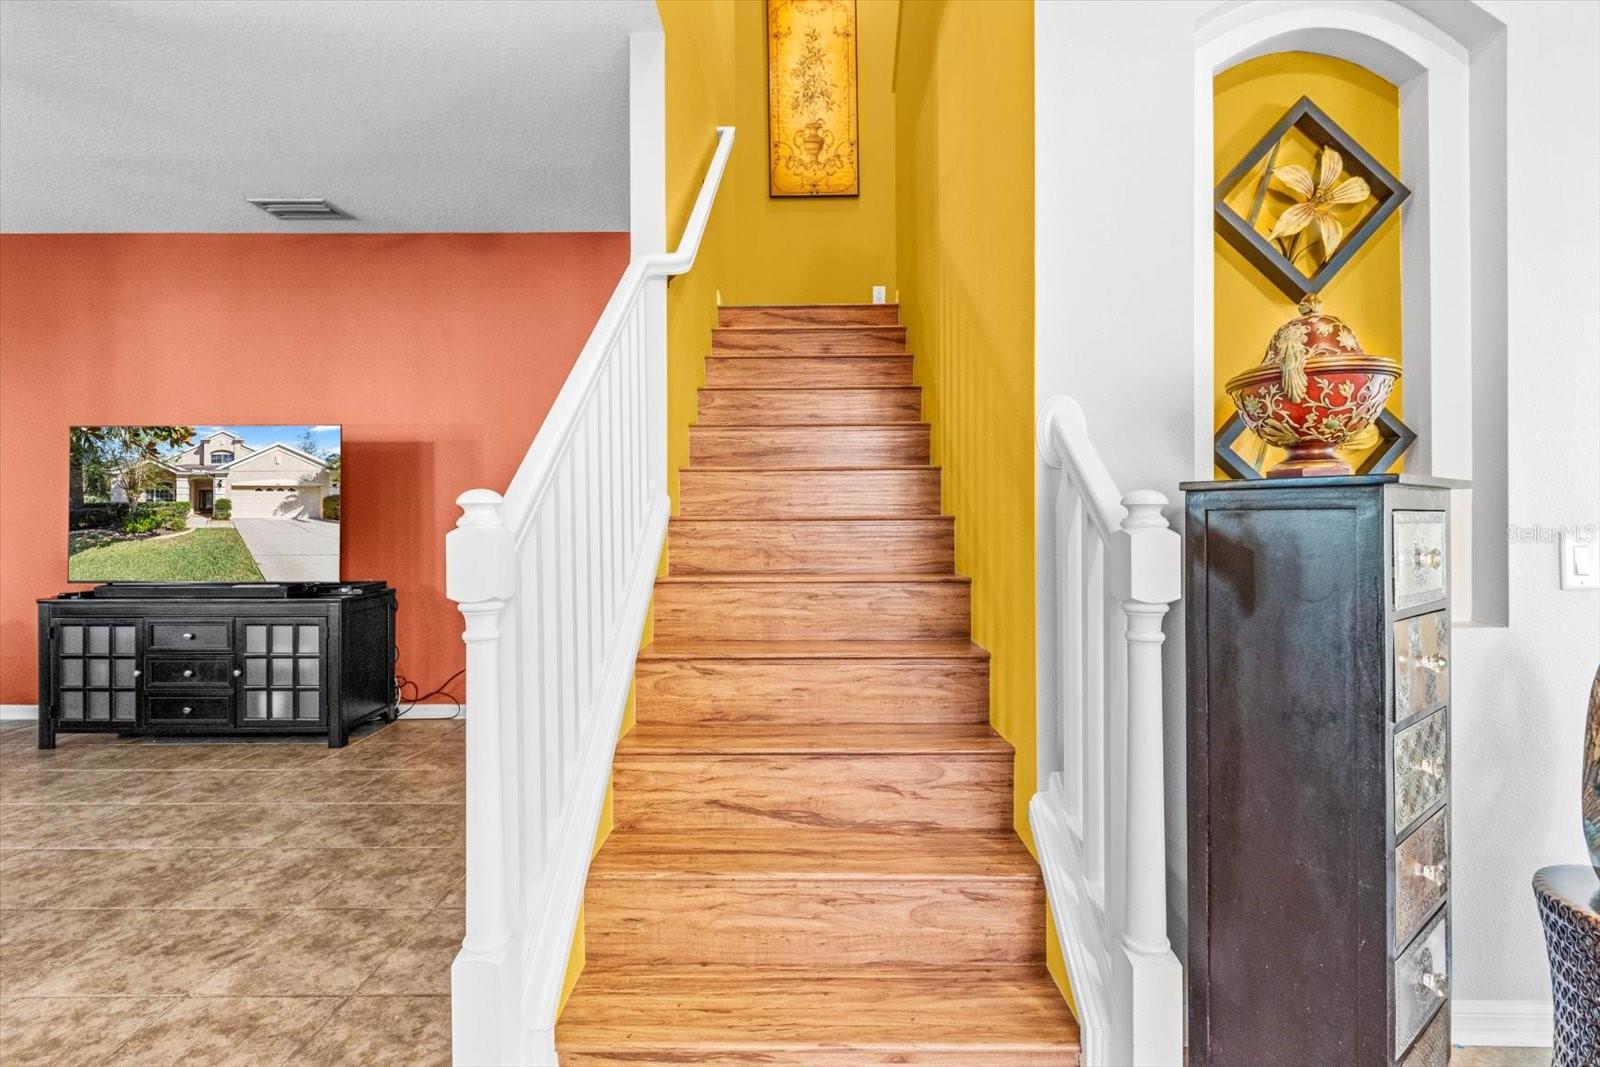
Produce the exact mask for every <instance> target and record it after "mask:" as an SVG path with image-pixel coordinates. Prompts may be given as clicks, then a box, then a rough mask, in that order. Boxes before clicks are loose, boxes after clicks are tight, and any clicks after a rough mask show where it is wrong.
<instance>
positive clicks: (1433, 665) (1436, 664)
mask: <svg viewBox="0 0 1600 1067" xmlns="http://www.w3.org/2000/svg"><path fill="white" fill-rule="evenodd" d="M1422 665H1423V667H1425V668H1427V669H1428V670H1430V671H1432V672H1433V673H1434V674H1438V673H1439V672H1440V671H1442V670H1444V669H1445V668H1446V667H1448V666H1450V657H1449V656H1446V655H1445V654H1444V653H1442V652H1435V653H1434V654H1433V655H1431V656H1423V657H1422Z"/></svg>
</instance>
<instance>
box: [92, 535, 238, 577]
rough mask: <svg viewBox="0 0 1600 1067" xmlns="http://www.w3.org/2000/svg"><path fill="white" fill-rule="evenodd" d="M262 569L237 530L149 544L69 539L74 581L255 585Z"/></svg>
mask: <svg viewBox="0 0 1600 1067" xmlns="http://www.w3.org/2000/svg"><path fill="white" fill-rule="evenodd" d="M261 578H262V575H261V569H260V568H259V567H257V566H256V561H255V558H254V557H253V556H251V555H250V550H249V549H248V548H246V547H245V544H244V538H242V537H240V536H239V531H237V530H229V529H201V530H188V531H186V532H184V533H176V534H171V535H169V536H165V537H155V538H151V539H147V540H119V539H116V538H109V537H104V536H100V531H97V530H82V531H78V532H75V533H73V534H72V535H71V536H70V540H69V547H68V555H67V580H68V581H73V582H140V581H145V582H259V581H261Z"/></svg>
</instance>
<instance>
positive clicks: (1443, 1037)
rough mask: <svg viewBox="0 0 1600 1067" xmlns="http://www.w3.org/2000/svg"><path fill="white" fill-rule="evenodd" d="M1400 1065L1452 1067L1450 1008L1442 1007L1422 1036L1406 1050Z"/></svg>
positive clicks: (1410, 1066) (1406, 1066) (1401, 1066)
mask: <svg viewBox="0 0 1600 1067" xmlns="http://www.w3.org/2000/svg"><path fill="white" fill-rule="evenodd" d="M1400 1067H1450V1010H1449V1009H1448V1008H1440V1009H1439V1010H1438V1011H1437V1012H1435V1013H1434V1016H1433V1022H1431V1023H1429V1024H1428V1025H1427V1026H1425V1027H1424V1028H1423V1030H1422V1036H1421V1037H1419V1038H1417V1040H1416V1043H1415V1044H1413V1045H1412V1046H1411V1047H1410V1048H1409V1049H1407V1050H1406V1054H1405V1056H1404V1057H1403V1058H1402V1059H1401V1060H1400Z"/></svg>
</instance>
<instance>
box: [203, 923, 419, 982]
mask: <svg viewBox="0 0 1600 1067" xmlns="http://www.w3.org/2000/svg"><path fill="white" fill-rule="evenodd" d="M426 916H427V913H426V912H420V911H418V912H408V911H356V910H343V911H300V912H294V913H292V914H290V915H287V916H285V917H284V919H283V921H282V922H280V923H278V924H277V925H276V926H274V927H273V928H272V929H271V930H270V931H269V932H268V933H267V934H266V935H264V936H263V937H262V938H261V939H260V940H259V941H257V942H255V943H254V944H253V945H251V946H250V948H249V950H248V951H246V952H245V953H244V954H243V955H241V956H240V957H239V959H238V960H236V961H235V962H234V963H233V965H232V966H230V967H228V968H227V969H226V970H223V971H219V972H217V973H216V974H214V975H212V976H211V978H209V979H208V980H207V981H206V982H205V984H204V985H202V986H201V987H200V988H199V990H198V991H197V992H199V993H200V994H201V995H205V996H297V997H301V996H343V995H345V994H349V993H354V992H355V991H356V988H357V987H358V986H360V985H361V983H362V982H363V981H365V980H366V979H367V978H369V977H371V976H372V974H373V973H374V972H375V971H377V969H378V967H379V965H380V964H382V963H383V961H384V960H385V959H387V958H388V957H389V956H390V955H391V954H393V953H394V952H395V951H396V947H397V946H399V945H402V944H404V943H405V942H406V941H407V940H409V939H410V938H411V936H412V935H413V934H414V933H416V932H417V930H418V929H419V928H420V927H421V925H422V923H423V920H424V919H425V918H426Z"/></svg>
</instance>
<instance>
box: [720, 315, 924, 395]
mask: <svg viewBox="0 0 1600 1067" xmlns="http://www.w3.org/2000/svg"><path fill="white" fill-rule="evenodd" d="M733 328H735V327H724V329H733ZM773 328H774V327H765V326H764V327H761V329H762V330H771V329H773ZM841 328H842V327H830V329H841ZM862 329H869V330H882V329H888V327H886V326H866V327H862ZM911 355H913V353H911V352H878V351H873V350H871V349H868V350H865V351H853V352H834V351H829V350H827V349H794V348H713V349H711V351H709V352H707V353H706V358H708V359H905V358H906V357H908V356H911ZM708 388H717V389H725V388H729V387H728V386H710V387H708ZM752 388H757V389H781V388H783V387H782V386H777V385H767V386H753V387H752ZM807 388H809V387H807Z"/></svg>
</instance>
